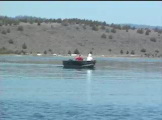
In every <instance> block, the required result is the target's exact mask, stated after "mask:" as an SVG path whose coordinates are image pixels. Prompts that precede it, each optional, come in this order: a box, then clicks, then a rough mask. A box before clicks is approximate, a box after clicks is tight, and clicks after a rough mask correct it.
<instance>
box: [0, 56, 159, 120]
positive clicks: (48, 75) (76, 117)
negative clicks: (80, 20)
mask: <svg viewBox="0 0 162 120" xmlns="http://www.w3.org/2000/svg"><path fill="white" fill-rule="evenodd" d="M66 59H68V58H65V57H39V56H37V57H34V56H0V120H162V59H148V58H96V60H97V63H96V68H95V69H94V70H88V69H80V70H79V69H63V67H62V60H66Z"/></svg>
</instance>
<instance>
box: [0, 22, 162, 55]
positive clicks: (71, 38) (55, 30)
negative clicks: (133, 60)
mask: <svg viewBox="0 0 162 120" xmlns="http://www.w3.org/2000/svg"><path fill="white" fill-rule="evenodd" d="M18 26H22V27H23V30H21V29H20V30H18ZM106 29H109V32H107V31H106ZM106 29H101V28H100V26H99V30H98V31H94V30H92V27H90V26H88V25H87V26H86V27H84V25H79V24H73V25H68V26H64V25H62V24H60V23H48V24H47V23H42V24H41V25H40V26H38V25H37V24H36V23H34V24H30V23H21V24H20V25H12V26H0V48H6V49H8V50H12V51H16V50H18V51H21V50H24V51H25V52H29V53H30V52H32V53H37V52H40V53H44V51H47V54H51V50H52V53H56V54H67V53H68V51H69V50H70V51H71V52H72V53H73V51H74V50H75V49H76V48H77V49H78V50H79V51H80V52H81V53H82V54H85V55H87V53H89V52H90V51H93V54H95V55H120V54H121V52H120V51H121V50H123V54H130V53H131V51H132V50H133V51H134V53H135V55H144V54H146V55H147V54H149V55H151V56H152V55H155V54H157V56H162V34H159V33H157V32H154V31H153V30H151V32H150V33H149V35H145V32H146V30H144V33H143V34H139V33H137V29H135V30H131V29H129V30H128V32H126V30H119V29H116V33H112V32H111V29H112V28H111V27H108V26H106ZM4 31H5V32H6V34H5V33H3V32H4ZM103 34H105V35H103ZM102 35H103V36H102ZM111 37H112V39H111ZM151 38H154V39H155V40H152V41H151V40H150V39H151ZM24 43H25V44H26V49H23V48H22V45H23V44H24ZM141 49H145V50H146V52H141ZM127 51H128V52H127Z"/></svg>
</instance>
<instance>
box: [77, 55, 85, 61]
mask: <svg viewBox="0 0 162 120" xmlns="http://www.w3.org/2000/svg"><path fill="white" fill-rule="evenodd" d="M75 60H76V61H83V57H82V56H81V55H78V56H77V57H76V58H75Z"/></svg>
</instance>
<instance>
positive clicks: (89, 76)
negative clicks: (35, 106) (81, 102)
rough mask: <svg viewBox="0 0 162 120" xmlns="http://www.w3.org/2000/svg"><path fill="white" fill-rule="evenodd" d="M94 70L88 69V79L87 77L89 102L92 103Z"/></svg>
mask: <svg viewBox="0 0 162 120" xmlns="http://www.w3.org/2000/svg"><path fill="white" fill-rule="evenodd" d="M91 84H92V70H87V79H86V94H87V95H86V96H87V103H88V104H91V103H92V101H91V92H92V91H91V87H92V85H91Z"/></svg>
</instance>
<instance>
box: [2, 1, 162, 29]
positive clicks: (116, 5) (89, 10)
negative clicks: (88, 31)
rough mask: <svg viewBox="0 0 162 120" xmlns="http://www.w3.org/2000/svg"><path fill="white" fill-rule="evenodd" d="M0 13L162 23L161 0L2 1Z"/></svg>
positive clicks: (148, 23) (108, 21)
mask: <svg viewBox="0 0 162 120" xmlns="http://www.w3.org/2000/svg"><path fill="white" fill-rule="evenodd" d="M0 15H6V16H10V17H14V16H18V15H28V16H36V17H45V18H81V19H91V20H99V21H106V22H107V23H109V24H110V23H133V24H144V25H153V26H157V25H158V26H162V2H161V1H142V2H141V1H140V2H138V1H70V2H67V1H57V2H56V1H0Z"/></svg>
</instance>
